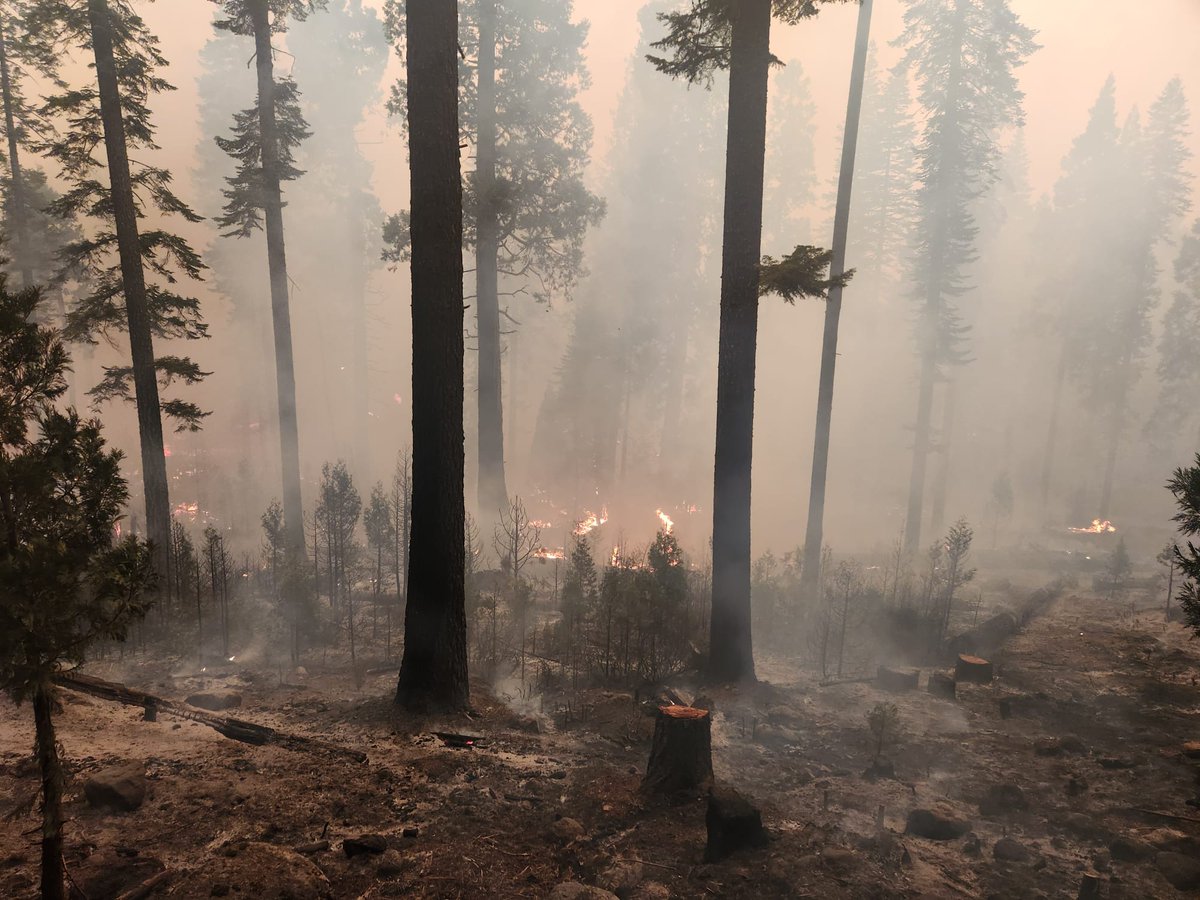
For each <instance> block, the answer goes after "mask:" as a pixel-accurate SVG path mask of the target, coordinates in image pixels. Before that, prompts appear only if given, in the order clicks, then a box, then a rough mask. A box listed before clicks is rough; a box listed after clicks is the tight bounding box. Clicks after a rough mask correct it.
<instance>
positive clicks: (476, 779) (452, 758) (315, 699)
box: [0, 595, 1200, 900]
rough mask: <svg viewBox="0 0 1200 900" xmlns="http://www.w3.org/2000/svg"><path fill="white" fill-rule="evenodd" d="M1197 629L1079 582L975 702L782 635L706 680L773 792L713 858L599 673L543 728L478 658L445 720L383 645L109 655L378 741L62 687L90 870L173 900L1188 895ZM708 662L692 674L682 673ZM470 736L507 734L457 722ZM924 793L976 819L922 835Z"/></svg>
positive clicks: (33, 849) (85, 886)
mask: <svg viewBox="0 0 1200 900" xmlns="http://www.w3.org/2000/svg"><path fill="white" fill-rule="evenodd" d="M1189 637H1190V632H1188V631H1187V630H1186V629H1185V628H1184V627H1183V626H1181V625H1177V624H1164V623H1163V621H1162V615H1161V613H1160V614H1158V615H1157V616H1155V615H1154V614H1146V615H1144V616H1142V617H1136V616H1131V615H1130V613H1129V607H1128V605H1125V604H1117V603H1110V602H1106V601H1104V600H1101V599H1098V598H1095V597H1090V596H1084V595H1075V596H1066V597H1062V598H1060V599H1059V600H1057V601H1056V602H1055V603H1053V604H1052V605H1051V606H1050V607H1049V608H1048V609H1047V610H1046V611H1045V613H1044V614H1043V615H1041V616H1039V617H1037V618H1035V619H1033V620H1032V621H1031V622H1029V623H1028V624H1027V625H1026V627H1025V630H1024V631H1023V632H1021V633H1018V634H1016V635H1015V636H1013V637H1012V638H1011V639H1009V640H1008V641H1007V642H1006V643H1005V644H1004V645H1003V646H1001V647H1000V648H998V649H996V650H995V651H994V652H992V653H991V657H990V661H991V662H992V663H993V664H994V667H995V673H996V678H995V680H994V681H993V682H992V683H990V684H960V685H959V686H958V700H957V701H954V700H949V699H946V698H944V697H943V696H938V695H935V694H931V693H929V692H928V691H926V690H923V689H922V690H918V691H911V690H909V691H901V692H895V691H884V690H881V689H880V688H879V687H877V686H876V685H874V684H871V683H864V682H859V683H845V684H839V685H829V686H824V687H822V686H820V683H819V679H818V678H816V677H815V676H813V675H812V674H803V673H800V672H796V671H794V670H792V669H790V668H789V664H788V661H787V660H780V659H764V661H763V667H762V668H763V671H764V672H769V673H770V677H771V678H772V679H773V683H762V684H760V685H758V686H757V687H755V688H754V689H752V690H749V691H745V692H742V693H740V694H739V693H735V692H733V691H730V690H724V689H721V690H712V689H708V688H706V689H705V694H706V695H707V696H705V697H704V698H703V699H704V700H705V701H706V702H707V703H708V704H709V705H710V706H711V708H712V709H713V711H714V712H713V720H712V745H713V762H714V769H715V776H716V781H717V784H719V785H724V786H727V787H729V788H732V789H734V790H736V791H738V792H740V793H741V794H743V795H744V796H745V797H746V798H747V800H748V801H749V802H750V803H752V804H753V805H754V806H755V807H757V808H758V809H759V810H761V813H762V820H763V824H764V825H765V827H766V829H767V831H768V832H769V834H770V836H771V840H770V842H769V844H768V845H767V846H765V847H761V848H755V849H748V850H742V851H739V852H737V853H734V854H732V855H731V856H729V857H728V858H726V859H724V860H722V861H720V862H715V863H707V862H705V861H704V852H705V845H706V828H705V816H706V811H707V803H706V801H705V800H704V798H703V797H693V798H690V799H687V800H680V801H670V800H663V799H658V798H653V797H647V796H646V795H645V794H644V793H642V792H640V791H639V786H640V784H641V781H642V775H643V772H644V771H645V766H646V761H647V758H648V754H649V750H650V738H651V735H652V731H653V728H654V720H653V719H652V718H650V717H648V716H647V715H645V713H644V711H643V710H642V709H641V704H640V702H639V700H640V699H641V698H640V695H635V692H622V691H613V690H607V691H606V690H593V691H588V692H586V696H585V697H582V698H578V697H577V698H574V700H573V702H572V707H573V708H574V709H580V708H586V709H587V714H586V716H577V717H574V718H572V720H570V721H567V720H566V719H565V718H564V717H562V716H555V715H554V714H550V713H545V714H543V716H542V717H541V721H540V723H539V724H540V726H541V727H542V733H536V732H533V731H530V730H529V729H528V728H527V727H520V723H518V722H516V720H515V718H514V715H513V713H512V711H511V710H510V709H508V708H507V707H505V706H504V705H503V704H502V703H500V702H499V701H498V700H496V699H495V698H494V697H493V696H492V695H491V694H490V693H489V692H488V690H487V688H486V687H485V686H484V685H482V684H480V683H476V684H474V685H473V697H474V702H475V705H476V713H477V714H476V715H475V716H473V717H471V718H467V717H466V716H452V717H444V718H439V719H436V720H430V719H417V718H413V717H410V716H406V715H403V714H401V713H399V712H397V711H396V709H395V708H394V707H393V705H392V704H391V696H392V688H393V679H394V674H393V673H391V672H389V671H386V670H384V671H381V672H380V673H379V674H378V675H376V676H374V677H372V678H369V679H368V680H367V682H366V683H365V685H364V687H363V688H362V690H358V689H356V688H355V686H354V679H353V676H352V674H351V672H350V670H349V667H348V666H347V667H346V668H345V670H344V671H342V670H337V669H333V668H330V669H329V670H326V671H322V667H321V666H320V665H319V664H317V663H316V662H315V661H313V662H309V661H307V660H306V666H307V668H308V672H309V674H308V676H307V677H306V678H305V684H304V685H303V686H302V687H299V688H297V687H295V686H292V685H285V684H284V683H283V679H282V678H274V677H272V673H268V672H266V671H262V672H255V671H253V670H242V669H237V668H234V667H231V668H230V670H229V671H227V672H222V673H220V674H221V675H222V677H221V678H214V677H210V676H208V675H207V674H206V673H199V674H196V675H192V676H188V677H183V678H175V677H172V676H171V674H170V673H171V671H172V669H171V666H169V665H168V664H167V663H162V662H156V661H151V660H148V659H144V658H143V657H142V656H141V655H137V654H135V655H131V656H127V657H126V658H125V660H124V661H123V662H117V661H113V660H110V661H108V662H103V661H101V662H98V663H96V664H93V665H91V666H89V668H88V672H89V673H90V674H92V675H95V676H98V677H101V678H108V679H113V680H120V681H123V682H125V683H126V684H128V685H129V686H130V687H131V688H134V689H140V690H144V691H147V692H151V691H153V692H154V693H156V694H161V695H162V696H164V697H165V698H167V699H171V700H182V699H183V698H184V697H186V696H189V695H194V694H196V693H198V692H202V691H206V690H211V689H214V688H217V689H220V690H229V691H235V692H237V693H238V694H240V695H241V696H242V699H243V703H242V707H241V708H240V710H239V714H241V715H244V716H246V718H247V719H252V720H253V721H255V722H261V723H262V724H264V725H266V726H269V727H271V728H274V729H277V730H281V731H288V732H293V733H295V734H297V735H308V736H311V737H313V738H316V739H319V740H322V741H330V742H334V743H336V744H338V745H341V746H344V747H347V748H353V749H356V750H361V751H363V752H365V753H366V755H367V757H368V761H367V762H366V763H365V764H363V763H356V762H354V761H353V759H351V758H349V757H347V756H345V755H340V754H335V753H322V752H320V751H315V752H312V753H303V754H297V753H293V752H289V751H288V750H287V749H285V748H283V747H280V746H278V745H270V744H268V745H264V746H253V745H248V744H244V743H239V742H236V741H231V740H229V739H227V738H225V737H222V736H221V735H220V734H219V733H217V732H215V731H213V730H212V729H210V728H206V727H204V726H203V725H201V724H199V723H197V722H194V721H189V720H183V721H179V720H178V719H173V718H171V717H165V716H164V717H162V718H160V719H158V720H157V721H146V720H145V719H144V717H143V711H142V710H141V709H140V708H137V707H131V706H121V705H118V704H114V703H111V702H108V701H105V700H102V699H99V698H95V697H91V696H86V695H81V694H76V693H70V692H63V694H62V702H63V705H64V711H63V713H62V715H61V716H60V718H59V722H60V737H61V740H62V743H63V746H64V749H65V752H66V759H67V761H68V766H69V776H70V778H69V783H68V789H67V797H68V803H67V813H68V816H69V822H68V825H67V848H68V849H67V864H68V870H69V872H70V873H71V877H72V879H73V881H74V882H75V884H76V885H77V886H78V888H79V890H81V891H82V892H84V894H85V895H86V896H87V897H88V898H89V900H104V898H112V897H119V896H121V895H122V894H123V893H125V892H129V891H136V890H138V889H139V888H140V887H141V886H143V885H147V884H149V885H150V890H149V893H147V894H145V896H149V897H164V898H166V897H171V898H207V897H210V896H238V895H241V896H246V895H247V894H248V893H252V892H254V891H255V890H256V888H255V886H256V885H257V886H261V885H264V884H272V885H276V884H278V885H279V886H281V888H286V890H287V892H288V896H293V897H311V898H314V900H315V898H326V897H330V898H343V897H345V898H363V900H371V898H385V897H429V898H433V897H437V898H451V897H498V898H499V897H503V898H510V897H511V898H515V897H530V898H544V897H547V896H551V892H552V891H557V893H556V894H554V896H619V897H625V898H629V897H632V898H666V897H680V898H685V897H702V896H713V895H717V896H722V897H745V898H750V897H754V898H761V897H805V896H811V897H822V898H840V897H845V898H850V897H862V896H868V895H869V896H873V897H897V898H899V897H971V896H979V897H985V896H986V897H995V898H1001V900H1003V898H1013V900H1016V898H1038V897H1047V898H1049V897H1060V896H1068V895H1069V896H1076V895H1077V893H1078V891H1079V890H1081V889H1084V890H1098V891H1099V894H1098V896H1103V897H1108V898H1122V897H1126V898H1134V897H1148V896H1155V897H1161V896H1172V895H1174V894H1175V892H1176V891H1177V890H1184V891H1193V890H1195V889H1196V886H1197V885H1200V821H1198V820H1200V814H1196V815H1193V814H1194V813H1196V812H1197V811H1196V810H1195V808H1194V806H1192V805H1189V803H1188V801H1189V800H1194V799H1195V798H1196V797H1197V776H1198V773H1200V760H1197V759H1196V758H1195V755H1194V754H1193V753H1192V752H1191V749H1190V748H1189V747H1188V745H1187V744H1186V742H1185V740H1184V739H1185V738H1187V737H1188V736H1190V735H1192V734H1194V733H1195V731H1196V726H1197V724H1198V717H1200V688H1197V684H1196V680H1197V677H1198V675H1200V668H1198V664H1200V646H1196V644H1195V643H1194V642H1192V641H1190V640H1189ZM180 665H181V664H180V662H179V661H178V660H175V661H174V668H175V671H178V670H179V667H180ZM928 675H929V670H928V669H926V670H925V671H924V672H923V673H922V686H924V684H925V682H926V681H927V679H928ZM696 688H697V686H696V685H694V684H691V683H688V682H687V680H686V679H680V680H679V683H678V684H676V683H674V682H673V683H672V685H671V689H672V693H673V695H674V696H676V697H681V696H686V697H693V696H694V692H695V690H696ZM885 701H886V702H889V703H894V704H895V705H896V707H897V710H898V716H899V722H900V730H899V736H898V737H897V738H895V739H894V740H892V741H891V742H890V745H889V746H887V747H885V748H884V751H883V752H884V756H885V757H886V759H887V761H888V762H889V763H890V764H891V766H892V768H893V770H894V777H880V778H875V779H868V778H866V777H864V772H865V771H866V770H868V768H869V767H870V766H871V765H872V762H873V758H874V756H875V755H876V751H877V748H876V746H875V745H874V741H873V738H872V735H871V733H870V731H869V729H868V723H867V713H868V712H869V711H870V710H871V709H872V708H873V707H874V706H875V705H876V704H879V703H881V702H885ZM544 707H545V708H549V709H553V708H555V703H554V702H553V700H552V698H546V700H545V704H544ZM31 719H32V717H31V715H30V714H29V711H28V710H27V709H17V708H15V707H13V706H12V705H11V704H10V703H8V702H7V701H4V702H3V703H0V798H3V800H4V804H3V808H4V810H5V811H7V810H8V809H9V808H10V807H14V806H17V807H19V806H21V803H22V802H23V801H26V800H27V797H28V795H29V794H30V792H31V791H32V790H34V789H35V788H36V786H37V774H36V770H35V768H34V767H33V766H32V765H31V764H30V762H29V757H30V751H31V747H32V742H33V736H32V721H31ZM463 733H466V734H468V735H481V736H486V741H476V742H475V743H473V744H472V745H470V746H465V747H464V746H453V742H451V743H448V742H445V741H444V740H443V739H442V737H441V735H454V736H457V735H460V734H463ZM1048 748H1053V750H1054V751H1055V752H1047V749H1048ZM131 767H132V768H133V769H136V770H137V772H138V773H139V774H144V777H145V780H146V782H147V784H148V790H147V791H146V793H145V797H144V799H143V801H142V804H141V806H140V807H139V808H137V809H136V810H133V811H130V812H116V811H113V810H111V809H108V808H106V809H97V808H92V807H91V806H90V805H89V804H88V803H87V801H86V799H85V785H86V784H87V783H88V781H89V779H95V778H96V777H98V776H102V775H103V773H105V772H106V771H110V770H116V771H119V772H129V771H131ZM25 806H26V807H28V803H27V802H26V803H25ZM915 810H926V811H928V813H929V815H930V816H932V817H934V818H936V819H938V821H944V822H950V823H952V824H953V825H955V826H956V827H955V828H952V829H950V831H952V832H953V834H951V833H949V832H945V831H939V833H938V835H936V836H934V835H930V836H929V837H920V836H917V835H916V834H906V833H905V831H906V825H910V826H911V823H912V822H913V813H914V811H915ZM35 817H36V811H35V810H30V809H27V808H26V809H19V810H18V814H17V815H16V816H14V817H13V818H11V819H9V820H6V821H3V822H0V862H2V863H3V866H2V868H3V874H0V896H4V897H6V898H8V897H11V898H13V900H23V898H32V897H34V896H36V878H37V855H38V846H37V831H36V827H35V825H36V819H35ZM918 819H922V821H923V820H924V817H923V816H918ZM880 823H882V827H880ZM925 824H928V823H927V822H926V823H925ZM960 826H961V827H960ZM921 827H923V825H922V826H921ZM909 830H914V829H911V828H910V829H909ZM935 837H937V838H941V839H932V838H935ZM360 851H361V852H360ZM164 872H169V873H171V874H170V875H169V876H167V875H163V876H162V877H161V878H160V877H159V875H160V873H164ZM1093 882H1095V887H1089V885H1091V884H1092V883H1093ZM574 885H581V886H583V887H586V888H591V889H592V890H591V891H583V890H581V889H579V888H576V887H574ZM606 892H607V893H606Z"/></svg>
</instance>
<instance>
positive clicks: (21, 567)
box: [0, 284, 153, 900]
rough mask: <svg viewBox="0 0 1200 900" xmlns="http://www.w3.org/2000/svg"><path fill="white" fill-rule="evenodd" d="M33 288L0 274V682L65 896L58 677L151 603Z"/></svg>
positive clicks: (56, 899)
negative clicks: (13, 709) (19, 720)
mask: <svg viewBox="0 0 1200 900" xmlns="http://www.w3.org/2000/svg"><path fill="white" fill-rule="evenodd" d="M40 299H41V298H40V294H39V292H38V290H37V289H36V288H28V289H26V290H24V291H22V292H21V293H19V294H10V293H9V292H8V290H7V289H6V288H5V286H4V285H3V284H0V397H3V402H0V535H3V538H0V688H3V690H4V691H5V692H6V693H7V694H8V695H9V696H10V697H11V698H12V699H13V700H14V701H16V702H18V703H20V702H23V701H25V700H31V701H32V704H33V713H34V722H35V726H36V729H35V734H36V746H35V749H36V755H37V761H38V766H39V769H40V774H41V800H42V829H41V831H42V838H41V844H42V865H41V876H42V879H41V880H42V883H41V896H42V897H43V898H47V900H63V898H65V897H66V896H67V893H66V886H65V884H64V876H65V872H64V866H63V825H64V817H63V811H62V800H63V789H64V781H65V776H64V773H63V766H62V761H61V759H60V757H59V747H58V739H57V736H56V734H55V728H54V720H53V713H54V707H55V702H56V701H55V688H54V681H53V679H54V676H55V675H56V674H57V673H58V672H59V671H60V670H61V669H62V668H63V667H67V666H74V665H78V664H80V663H82V662H83V660H84V659H85V657H86V656H87V653H88V651H89V649H90V648H91V647H92V646H93V645H94V644H95V643H96V642H98V641H101V640H115V641H120V640H123V639H124V637H125V634H126V630H127V629H128V627H129V626H130V625H131V624H132V623H133V622H135V621H137V620H139V619H141V618H142V617H143V616H144V615H145V612H146V609H147V608H148V602H147V600H146V598H145V594H144V590H145V589H146V588H147V587H149V586H150V584H151V582H152V578H153V572H152V568H151V563H150V554H149V551H148V549H147V547H146V545H145V544H143V543H140V542H139V541H138V540H137V539H136V538H133V537H127V538H125V539H124V540H121V541H117V540H116V539H115V531H116V529H115V526H116V524H117V521H118V519H119V518H120V517H121V514H122V510H123V508H124V506H125V503H126V501H127V500H128V494H127V491H126V486H125V480H124V479H123V478H122V477H121V471H120V468H121V454H120V452H119V451H117V450H111V449H109V448H108V447H107V446H106V445H105V441H104V437H103V435H102V433H101V428H100V423H99V421H96V420H92V421H84V420H82V419H80V417H79V415H78V413H76V412H75V410H73V409H68V410H67V411H66V412H62V411H60V410H59V409H58V405H57V404H58V401H59V400H60V399H61V397H62V395H63V394H64V393H65V392H66V390H67V383H66V372H67V369H68V367H69V365H70V359H69V357H68V355H67V352H66V349H65V348H64V346H63V343H62V340H61V338H60V337H59V335H58V333H56V332H55V331H54V330H53V329H50V328H46V327H44V326H41V325H38V324H36V321H35V320H36V317H37V307H38V304H39V302H40Z"/></svg>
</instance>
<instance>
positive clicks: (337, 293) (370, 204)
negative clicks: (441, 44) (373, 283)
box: [288, 0, 391, 480]
mask: <svg viewBox="0 0 1200 900" xmlns="http://www.w3.org/2000/svg"><path fill="white" fill-rule="evenodd" d="M288 50H289V51H290V52H291V53H292V55H293V56H294V57H295V60H296V62H295V70H296V73H297V76H298V77H300V78H301V79H302V80H303V81H304V95H303V97H302V98H301V101H302V102H301V106H302V108H303V111H304V116H305V118H306V119H307V120H308V122H309V123H310V124H311V128H312V130H313V132H314V135H315V136H314V137H313V138H312V139H311V140H307V141H305V142H304V143H303V145H302V146H301V147H300V148H299V150H298V154H297V155H298V159H299V162H300V164H301V166H302V167H303V168H304V170H305V173H306V174H305V178H304V181H303V183H302V185H301V186H300V189H298V190H297V191H295V192H294V196H292V198H291V202H290V204H289V206H291V207H292V210H293V212H292V217H291V218H292V221H293V223H294V224H293V225H292V226H291V229H290V231H291V233H292V235H293V236H294V240H293V245H294V246H298V247H309V246H314V247H315V246H320V247H324V248H327V251H328V252H329V253H331V254H336V257H337V259H338V260H339V261H340V262H339V265H338V266H336V267H331V266H327V265H323V264H322V262H321V261H320V260H312V261H306V260H304V259H299V260H297V266H296V270H297V272H298V274H299V275H300V277H302V278H303V279H304V283H305V284H306V285H307V290H308V292H309V293H310V294H315V295H317V296H319V297H322V298H323V300H322V302H323V303H328V305H329V306H330V307H331V308H332V309H333V311H334V313H335V314H336V316H337V318H338V320H339V321H340V320H342V319H343V318H344V319H345V320H346V321H347V324H348V325H349V329H348V333H347V334H344V335H343V334H336V335H331V336H330V337H331V340H332V341H333V342H334V344H333V347H334V348H335V352H337V354H338V355H337V356H335V357H333V358H334V359H337V358H344V357H342V355H341V348H342V347H345V348H346V353H347V355H348V356H349V359H350V363H349V365H348V366H347V367H346V368H347V369H348V377H346V374H343V373H341V372H340V371H338V372H336V373H331V374H330V376H329V377H330V379H331V380H332V378H333V377H334V375H335V374H336V375H341V376H342V378H344V379H345V382H344V383H345V389H341V388H339V393H340V395H341V396H344V397H345V399H346V403H345V412H346V413H348V415H347V416H346V417H345V418H343V419H342V421H343V422H346V426H348V427H347V429H346V430H347V431H348V433H349V437H350V447H349V455H350V459H351V462H352V469H353V471H354V473H355V475H356V477H358V478H359V480H365V479H367V478H368V477H369V476H370V474H371V472H372V465H371V462H372V461H371V453H370V449H371V446H370V442H369V439H368V438H369V435H368V423H369V421H370V416H371V411H370V399H371V397H370V387H371V385H370V367H369V361H370V360H369V357H370V347H369V341H368V331H369V327H368V326H369V323H368V315H367V283H368V279H369V278H370V276H371V273H372V272H373V271H374V270H375V269H377V268H379V267H380V266H381V265H382V260H381V258H380V256H381V252H382V249H383V244H382V236H381V233H380V226H381V223H382V222H383V219H384V214H383V210H382V208H381V207H380V205H379V201H378V199H377V198H376V196H375V193H374V190H373V187H372V183H371V182H372V176H373V171H372V167H371V164H370V163H369V162H368V160H367V159H366V157H365V156H364V155H363V152H362V148H361V146H360V143H359V135H360V133H361V132H360V125H361V124H362V122H363V117H364V115H365V114H366V113H367V112H368V111H369V110H371V109H372V108H373V107H374V106H375V105H376V104H377V103H378V101H379V98H380V93H381V84H380V81H381V79H382V77H383V73H384V69H385V67H386V66H387V59H388V44H387V39H386V37H385V35H384V33H383V26H382V23H381V21H380V20H379V17H378V15H377V14H376V12H375V10H373V9H371V8H369V7H367V8H364V6H363V4H362V2H361V0H334V2H332V3H328V4H327V6H326V7H325V8H324V10H323V11H322V12H321V13H320V14H319V15H314V16H310V17H308V18H307V19H305V20H304V21H302V22H299V23H297V24H296V25H295V26H294V27H293V28H292V29H291V30H290V31H289V32H288ZM324 298H328V299H327V300H326V299H324ZM390 393H391V392H390V390H389V394H390ZM346 426H343V427H346Z"/></svg>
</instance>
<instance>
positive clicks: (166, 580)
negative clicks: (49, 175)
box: [88, 0, 171, 586]
mask: <svg viewBox="0 0 1200 900" xmlns="http://www.w3.org/2000/svg"><path fill="white" fill-rule="evenodd" d="M88 24H89V25H90V27H91V32H92V52H93V55H94V57H95V63H96V84H97V88H98V90H99V93H100V118H101V121H102V122H103V126H104V149H105V153H106V155H107V157H108V176H109V183H110V188H111V192H110V197H111V200H112V210H113V219H114V223H115V228H116V234H117V249H118V253H119V256H120V261H121V288H122V293H123V294H124V297H125V316H126V324H127V326H128V328H129V350H130V357H131V361H132V365H133V389H134V397H135V399H136V401H137V418H138V436H139V438H140V439H141V452H142V489H143V491H144V492H145V501H146V531H147V533H148V535H149V537H150V540H151V542H152V543H153V545H154V546H153V550H154V566H155V569H156V570H157V571H158V574H159V576H160V577H161V578H162V579H163V584H164V585H167V586H169V585H170V583H171V571H170V561H169V560H170V552H169V547H170V545H171V503H170V499H169V497H168V492H167V461H166V457H165V455H164V452H163V431H162V414H161V411H160V409H159V403H158V377H157V373H156V372H155V368H154V339H153V336H152V334H153V324H152V320H151V315H150V308H149V303H148V302H147V299H146V274H145V272H144V271H143V269H142V249H141V239H140V237H139V235H138V211H137V203H136V201H135V200H134V196H133V182H132V180H131V178H130V175H129V153H128V149H127V147H126V144H125V123H124V117H123V115H122V112H121V90H120V85H119V83H118V81H117V66H116V62H115V60H114V58H113V41H112V20H111V14H110V12H109V9H108V2H107V0H88Z"/></svg>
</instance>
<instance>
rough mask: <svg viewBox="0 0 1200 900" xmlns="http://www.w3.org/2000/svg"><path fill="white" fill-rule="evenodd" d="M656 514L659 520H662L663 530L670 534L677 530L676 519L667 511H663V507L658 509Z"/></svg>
mask: <svg viewBox="0 0 1200 900" xmlns="http://www.w3.org/2000/svg"><path fill="white" fill-rule="evenodd" d="M654 514H655V515H656V516H658V520H659V521H660V522H662V524H663V531H664V532H665V533H666V534H670V533H671V532H672V531H674V530H675V520H674V519H672V518H671V517H670V516H668V515H667V514H666V513H665V512H663V511H662V510H661V509H656V510H655V511H654Z"/></svg>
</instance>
